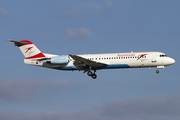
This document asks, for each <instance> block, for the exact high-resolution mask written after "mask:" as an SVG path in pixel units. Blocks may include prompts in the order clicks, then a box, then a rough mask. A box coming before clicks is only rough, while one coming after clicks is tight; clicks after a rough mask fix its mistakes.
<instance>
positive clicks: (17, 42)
mask: <svg viewBox="0 0 180 120" xmlns="http://www.w3.org/2000/svg"><path fill="white" fill-rule="evenodd" d="M6 41H9V42H12V43H13V44H14V45H15V46H22V45H26V44H28V43H26V42H19V41H14V40H6Z"/></svg>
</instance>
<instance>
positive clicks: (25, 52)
mask: <svg viewBox="0 0 180 120" xmlns="http://www.w3.org/2000/svg"><path fill="white" fill-rule="evenodd" d="M32 48H33V46H32V47H29V48H26V49H27V51H26V52H25V53H27V52H28V51H29V50H30V49H32Z"/></svg>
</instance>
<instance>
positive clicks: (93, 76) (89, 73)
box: [87, 70, 97, 79]
mask: <svg viewBox="0 0 180 120" xmlns="http://www.w3.org/2000/svg"><path fill="white" fill-rule="evenodd" d="M95 72H96V70H94V73H92V72H91V71H88V72H87V75H88V76H91V77H92V78H93V79H96V78H97V75H96V74H95Z"/></svg>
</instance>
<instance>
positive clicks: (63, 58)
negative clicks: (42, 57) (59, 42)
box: [46, 56, 69, 65]
mask: <svg viewBox="0 0 180 120" xmlns="http://www.w3.org/2000/svg"><path fill="white" fill-rule="evenodd" d="M46 63H51V64H58V65H59V64H67V63H69V56H59V57H52V58H50V59H49V60H46Z"/></svg>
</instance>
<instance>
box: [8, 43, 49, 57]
mask: <svg viewBox="0 0 180 120" xmlns="http://www.w3.org/2000/svg"><path fill="white" fill-rule="evenodd" d="M7 41H9V42H12V43H13V44H14V45H15V46H18V47H19V49H20V50H21V52H22V53H23V55H24V56H25V58H26V59H37V58H44V57H46V56H45V55H44V54H43V53H42V52H41V51H40V50H39V49H38V48H37V47H36V46H35V45H34V44H33V43H32V42H31V41H28V40H22V41H14V40H7Z"/></svg>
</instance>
